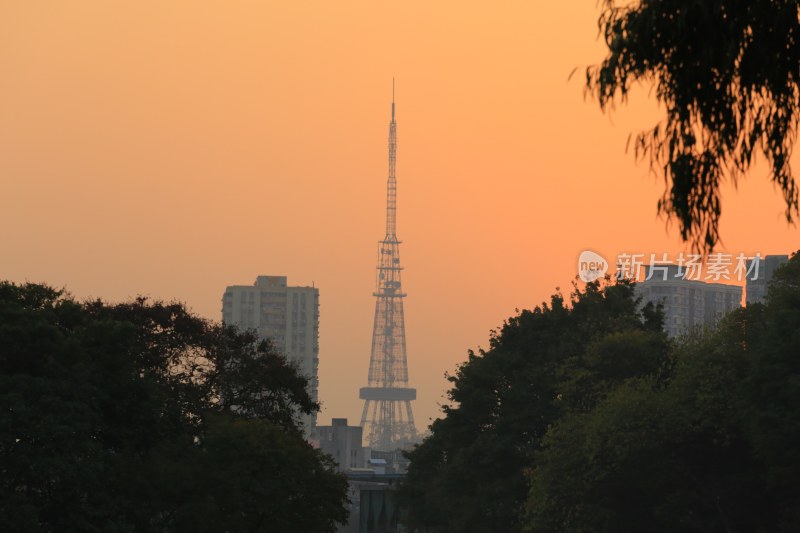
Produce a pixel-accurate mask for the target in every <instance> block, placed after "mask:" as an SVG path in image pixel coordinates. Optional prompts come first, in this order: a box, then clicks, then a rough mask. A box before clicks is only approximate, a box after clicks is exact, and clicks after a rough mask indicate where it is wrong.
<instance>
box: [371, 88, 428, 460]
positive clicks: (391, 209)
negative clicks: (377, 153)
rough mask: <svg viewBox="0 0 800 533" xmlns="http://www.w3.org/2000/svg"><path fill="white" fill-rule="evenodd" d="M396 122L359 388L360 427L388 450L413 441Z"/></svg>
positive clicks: (391, 134) (392, 125)
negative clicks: (365, 372) (365, 376)
mask: <svg viewBox="0 0 800 533" xmlns="http://www.w3.org/2000/svg"><path fill="white" fill-rule="evenodd" d="M396 156H397V124H396V123H395V121H394V82H392V121H391V122H390V123H389V179H388V182H387V192H386V236H385V237H384V238H383V240H382V241H380V253H379V256H378V272H377V290H376V291H375V293H374V295H375V298H376V300H375V322H374V325H373V330H372V352H371V353H370V357H369V386H368V387H363V388H361V391H360V398H361V399H362V400H364V410H363V411H362V413H361V427H363V428H364V433H365V434H366V435H367V442H368V443H369V445H370V446H372V448H373V449H376V450H380V451H392V450H395V449H397V448H401V447H405V446H406V445H408V444H411V443H413V442H415V441H416V439H417V430H416V428H415V427H414V416H413V415H412V414H411V400H414V399H416V397H417V391H416V389H412V388H410V387H409V386H408V363H407V361H406V326H405V321H404V319H403V298H404V297H405V293H404V292H403V288H402V286H401V283H400V272H401V271H402V270H403V268H402V267H401V266H400V241H398V240H397V234H396V229H397V176H396V175H395V164H396Z"/></svg>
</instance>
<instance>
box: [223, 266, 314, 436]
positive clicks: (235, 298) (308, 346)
mask: <svg viewBox="0 0 800 533" xmlns="http://www.w3.org/2000/svg"><path fill="white" fill-rule="evenodd" d="M222 321H223V322H224V323H225V324H229V325H234V326H238V327H239V328H240V329H254V330H256V332H257V333H258V336H259V337H261V338H262V339H267V338H269V339H270V340H271V341H272V343H273V346H275V348H276V349H277V350H278V351H279V352H280V353H282V354H284V355H286V357H287V358H288V359H290V360H291V361H294V362H296V363H297V365H298V367H299V369H300V372H302V373H303V374H304V375H305V376H306V377H308V378H309V383H308V387H309V391H308V392H309V395H310V396H311V399H312V400H314V401H315V402H316V401H317V396H318V394H317V389H318V384H319V380H318V379H317V367H318V366H319V289H317V288H316V287H289V286H288V284H287V282H286V276H258V277H257V278H256V282H255V283H254V284H253V285H232V286H230V287H227V288H226V289H225V294H224V295H223V296H222ZM316 419H317V415H316V413H315V414H313V415H305V416H304V417H303V426H304V430H305V432H306V435H307V436H310V435H311V434H312V432H313V430H314V426H315V424H316Z"/></svg>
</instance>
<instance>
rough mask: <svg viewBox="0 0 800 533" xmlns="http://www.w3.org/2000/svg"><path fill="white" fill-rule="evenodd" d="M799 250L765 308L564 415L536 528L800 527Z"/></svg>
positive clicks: (546, 466) (541, 483)
mask: <svg viewBox="0 0 800 533" xmlns="http://www.w3.org/2000/svg"><path fill="white" fill-rule="evenodd" d="M798 331H800V255H796V256H795V257H794V258H793V260H792V261H790V263H789V264H788V265H786V266H785V267H784V268H782V269H780V270H779V271H778V272H776V274H775V279H774V280H773V282H772V284H771V286H770V290H769V297H768V300H767V302H766V304H765V305H762V304H756V305H751V306H748V307H747V308H743V309H739V310H737V311H735V312H733V313H731V314H730V315H728V316H727V317H726V318H725V319H724V320H723V321H722V322H721V323H720V324H719V325H718V326H717V327H715V328H712V329H709V330H706V331H703V332H695V333H694V334H692V335H690V336H687V337H685V338H683V339H681V340H680V341H679V342H677V343H676V344H675V346H674V347H673V349H672V350H671V355H670V358H671V360H672V364H671V365H670V370H669V373H668V374H667V375H666V376H665V378H666V379H662V380H660V381H656V380H653V379H652V378H650V377H638V378H632V379H630V380H627V381H626V382H625V383H624V384H622V385H621V386H619V387H617V388H616V389H615V390H614V391H613V392H612V393H611V394H610V395H608V396H607V397H606V398H604V399H603V400H602V401H600V402H599V403H598V404H597V405H596V406H595V408H593V409H592V410H591V411H587V412H585V413H572V414H571V415H570V416H566V417H563V418H561V419H560V420H558V421H557V422H556V423H555V424H554V425H553V426H552V427H551V428H550V429H549V430H548V433H547V436H546V438H545V439H544V443H543V447H542V449H541V450H539V451H538V452H537V454H536V458H535V460H534V462H533V468H531V470H530V471H529V481H530V483H531V492H530V496H529V499H528V503H527V509H528V514H527V525H528V528H529V530H530V531H542V532H548V531H552V532H556V531H576V532H581V531H587V532H588V531H697V532H705V531H728V532H732V531H742V532H744V531H798V530H800V499H798V494H800V446H799V445H800V411H798V408H797V406H798V405H800V357H798V356H800V335H798Z"/></svg>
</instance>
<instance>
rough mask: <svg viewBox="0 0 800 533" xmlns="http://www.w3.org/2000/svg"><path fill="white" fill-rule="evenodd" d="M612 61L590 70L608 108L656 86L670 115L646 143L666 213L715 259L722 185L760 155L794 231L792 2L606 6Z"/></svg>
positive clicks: (641, 145)
mask: <svg viewBox="0 0 800 533" xmlns="http://www.w3.org/2000/svg"><path fill="white" fill-rule="evenodd" d="M602 3H603V12H602V15H601V16H600V19H599V28H600V33H601V34H602V35H603V37H604V38H605V42H606V45H607V46H608V54H607V56H606V57H605V59H604V60H603V62H602V64H600V65H599V66H596V67H590V68H589V69H587V72H586V87H587V90H588V91H589V92H590V93H591V94H593V95H594V96H595V97H596V98H597V100H598V102H599V104H600V106H601V108H603V109H605V108H608V107H610V106H613V104H614V102H615V100H616V99H617V98H618V97H619V98H620V99H621V100H622V101H624V100H625V98H626V96H627V95H628V92H629V90H630V89H631V87H632V86H633V85H634V83H635V82H637V81H644V82H646V83H653V84H655V88H656V95H657V97H658V99H659V101H660V102H661V103H663V104H664V106H665V108H666V117H665V118H664V120H663V121H662V122H660V123H659V124H657V125H655V126H654V127H653V128H652V129H650V130H649V131H645V132H642V133H641V134H639V135H638V136H637V138H636V142H635V152H636V154H637V157H646V158H649V160H650V165H651V169H652V170H653V171H654V172H655V173H657V174H662V175H663V177H664V180H665V184H666V189H665V192H664V195H663V196H662V198H661V199H660V200H659V202H658V211H659V213H660V214H664V215H666V216H667V218H668V220H672V219H675V220H677V221H678V224H679V228H680V232H681V237H682V238H683V240H684V241H687V240H690V241H691V242H692V244H693V246H694V247H695V248H697V249H700V250H702V251H706V252H709V251H711V249H713V247H714V245H715V244H716V243H717V242H718V241H719V238H720V235H719V218H720V214H721V212H722V204H721V197H720V185H721V183H722V181H723V179H724V177H725V176H728V177H729V178H730V179H731V180H732V181H733V183H734V185H735V184H736V182H737V180H738V179H739V178H740V177H742V176H743V175H744V174H745V173H746V172H747V171H748V169H749V168H750V166H751V163H752V162H753V161H754V158H755V156H756V155H757V154H758V153H761V154H763V155H764V156H765V158H766V160H767V161H768V162H769V164H770V168H771V179H772V181H773V183H774V184H775V185H776V186H777V187H778V188H779V189H780V191H781V192H782V194H783V197H784V200H785V203H786V212H785V215H786V218H787V220H788V221H789V222H790V223H791V222H793V220H794V218H795V217H796V216H797V214H798V189H797V185H796V183H795V181H794V178H793V175H792V170H791V166H790V162H789V158H790V155H791V151H792V147H793V145H794V140H795V136H796V134H797V126H798V110H799V108H800V88H799V87H798V83H800V79H799V78H798V67H799V66H800V18H798V2H797V1H793V0H781V1H775V0H751V1H748V2H739V1H735V0H715V1H708V0H641V1H638V2H632V3H626V4H625V5H622V6H621V5H618V2H617V1H615V0H603V2H602Z"/></svg>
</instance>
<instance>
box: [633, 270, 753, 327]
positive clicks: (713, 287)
mask: <svg viewBox="0 0 800 533" xmlns="http://www.w3.org/2000/svg"><path fill="white" fill-rule="evenodd" d="M651 269H652V272H651ZM683 275H684V274H683V272H682V271H681V270H680V267H679V266H678V265H674V264H669V265H654V266H652V267H649V268H647V269H646V276H645V278H650V279H645V281H640V282H638V283H637V284H636V294H637V295H638V296H641V297H642V305H644V304H646V303H647V302H653V303H654V304H658V303H661V304H662V305H663V311H664V330H665V331H666V332H667V335H669V336H670V337H676V336H678V335H681V334H683V333H686V332H688V331H689V330H691V329H692V328H694V327H698V326H705V325H709V326H710V325H712V324H714V323H715V322H716V321H717V320H719V319H720V318H721V317H722V315H724V314H726V313H728V312H730V311H733V310H734V309H736V308H737V307H741V305H742V288H741V287H739V286H737V285H726V284H724V283H706V282H704V281H699V280H691V279H684V277H683Z"/></svg>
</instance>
